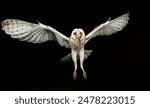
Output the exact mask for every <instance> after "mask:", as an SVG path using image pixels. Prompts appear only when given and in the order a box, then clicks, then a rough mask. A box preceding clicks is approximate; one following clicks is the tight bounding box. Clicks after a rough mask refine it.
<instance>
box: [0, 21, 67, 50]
mask: <svg viewBox="0 0 150 108" xmlns="http://www.w3.org/2000/svg"><path fill="white" fill-rule="evenodd" d="M38 23H39V22H38ZM1 25H2V30H4V31H5V33H6V34H9V35H11V37H12V38H17V39H19V40H20V41H27V42H32V43H42V42H46V41H50V40H56V41H57V42H58V43H59V44H60V45H61V46H65V47H66V48H70V45H69V38H68V37H66V36H65V35H63V34H62V33H60V32H58V31H57V30H55V29H53V28H52V27H50V26H46V25H44V24H42V23H39V24H33V23H29V22H26V21H21V20H16V19H6V20H4V21H2V23H1Z"/></svg>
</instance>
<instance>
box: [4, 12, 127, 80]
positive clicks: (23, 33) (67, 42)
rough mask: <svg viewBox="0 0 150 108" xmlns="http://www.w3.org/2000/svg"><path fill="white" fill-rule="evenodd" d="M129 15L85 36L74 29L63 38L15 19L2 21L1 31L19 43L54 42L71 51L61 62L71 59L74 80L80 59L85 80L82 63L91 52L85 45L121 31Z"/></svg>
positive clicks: (124, 15)
mask: <svg viewBox="0 0 150 108" xmlns="http://www.w3.org/2000/svg"><path fill="white" fill-rule="evenodd" d="M128 20H129V13H126V14H123V15H121V16H119V17H117V18H115V19H113V20H110V18H109V20H108V21H106V22H105V23H103V24H101V25H99V26H97V27H96V28H95V29H93V30H92V31H91V32H90V33H88V34H85V33H84V31H83V30H82V29H81V28H75V29H74V30H73V31H72V33H71V36H70V37H67V36H65V35H64V34H62V33H60V32H59V31H57V30H56V29H54V28H52V27H50V26H47V25H44V24H42V23H40V22H38V24H33V23H29V22H26V21H21V20H17V19H6V20H4V21H2V23H1V25H2V30H4V31H5V33H6V34H8V35H11V37H12V38H16V39H19V40H20V41H27V42H32V43H42V42H46V41H51V40H55V41H57V42H58V43H59V44H60V45H61V46H65V47H66V48H70V49H71V53H70V54H68V55H66V56H65V57H63V58H62V61H67V60H69V59H72V60H73V62H74V72H73V78H74V80H75V79H76V77H77V72H76V71H77V59H80V68H81V69H82V71H83V77H84V79H87V74H86V72H85V70H84V68H83V61H84V59H86V58H87V57H88V56H89V55H90V54H91V52H92V50H85V49H84V46H85V45H86V43H87V42H88V41H89V40H90V39H92V38H93V37H96V36H103V35H106V36H108V35H111V34H113V33H116V32H118V31H121V30H122V29H123V28H124V27H125V26H126V25H127V23H128Z"/></svg>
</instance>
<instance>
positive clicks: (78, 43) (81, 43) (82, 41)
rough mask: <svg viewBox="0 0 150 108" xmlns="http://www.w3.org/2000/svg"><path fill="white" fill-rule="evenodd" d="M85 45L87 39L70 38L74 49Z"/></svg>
mask: <svg viewBox="0 0 150 108" xmlns="http://www.w3.org/2000/svg"><path fill="white" fill-rule="evenodd" d="M84 45H85V39H75V38H72V37H71V38H70V46H71V48H72V49H74V50H79V49H82V48H83V47H84Z"/></svg>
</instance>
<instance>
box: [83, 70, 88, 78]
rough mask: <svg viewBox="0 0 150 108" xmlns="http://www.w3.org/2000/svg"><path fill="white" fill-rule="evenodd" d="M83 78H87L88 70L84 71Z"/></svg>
mask: <svg viewBox="0 0 150 108" xmlns="http://www.w3.org/2000/svg"><path fill="white" fill-rule="evenodd" d="M83 78H84V79H85V80H87V74H86V72H83Z"/></svg>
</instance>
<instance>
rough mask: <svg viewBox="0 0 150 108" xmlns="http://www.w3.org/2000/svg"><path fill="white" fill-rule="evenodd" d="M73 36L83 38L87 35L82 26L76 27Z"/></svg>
mask: <svg viewBox="0 0 150 108" xmlns="http://www.w3.org/2000/svg"><path fill="white" fill-rule="evenodd" d="M71 36H73V37H74V38H77V39H81V38H83V37H85V33H84V31H83V30H82V29H81V28H76V29H74V30H73V31H72V33H71Z"/></svg>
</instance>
